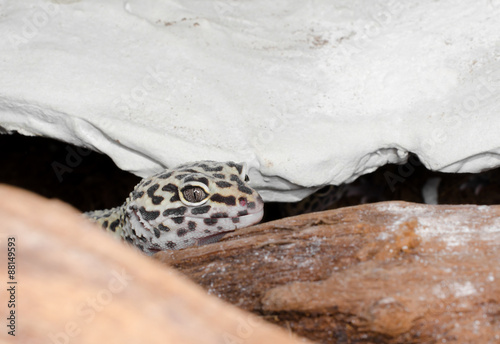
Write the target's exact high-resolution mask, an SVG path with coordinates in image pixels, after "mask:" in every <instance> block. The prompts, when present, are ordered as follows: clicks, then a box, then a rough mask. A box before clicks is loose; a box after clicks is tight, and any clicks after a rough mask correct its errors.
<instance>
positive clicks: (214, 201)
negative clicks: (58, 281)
mask: <svg viewBox="0 0 500 344" xmlns="http://www.w3.org/2000/svg"><path fill="white" fill-rule="evenodd" d="M246 179H247V176H246V171H245V166H244V165H241V164H236V163H234V162H224V163H221V162H215V161H200V162H195V163H190V164H185V165H181V166H178V167H177V168H175V169H172V170H165V171H162V172H159V173H157V174H155V175H153V176H151V177H148V178H145V179H143V180H142V181H141V182H140V183H139V184H137V186H136V187H135V188H134V190H133V191H132V192H131V193H130V195H129V197H128V198H127V200H126V202H125V203H124V204H123V205H122V206H121V207H117V208H113V209H109V210H97V211H93V212H88V213H86V214H85V215H86V216H87V217H89V218H90V219H92V220H94V221H95V222H97V223H99V224H101V225H102V227H104V228H105V229H106V231H108V232H111V233H112V234H113V235H114V236H116V237H118V238H121V239H122V240H124V241H127V242H129V243H131V244H133V245H134V246H136V247H138V248H140V249H141V250H142V251H144V252H145V253H147V254H149V255H152V254H154V253H155V252H158V251H163V250H176V249H182V248H186V247H189V246H193V245H201V244H206V243H210V242H214V241H217V240H218V239H220V238H221V237H222V236H223V235H224V234H225V233H227V232H230V231H234V230H236V229H238V228H243V227H247V226H250V225H252V224H255V223H258V222H259V221H260V220H261V219H262V216H263V206H264V203H263V201H262V198H261V197H260V196H259V194H258V193H257V192H256V191H255V190H253V189H252V188H251V187H250V186H249V185H248V183H247V182H246Z"/></svg>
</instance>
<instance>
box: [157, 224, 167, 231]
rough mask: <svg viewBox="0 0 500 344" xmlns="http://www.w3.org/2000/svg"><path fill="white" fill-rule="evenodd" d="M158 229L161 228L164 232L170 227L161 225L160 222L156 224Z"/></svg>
mask: <svg viewBox="0 0 500 344" xmlns="http://www.w3.org/2000/svg"><path fill="white" fill-rule="evenodd" d="M158 229H159V230H161V231H164V232H170V228H168V227H167V226H165V225H163V224H162V223H160V224H159V225H158Z"/></svg>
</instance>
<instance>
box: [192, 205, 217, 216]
mask: <svg viewBox="0 0 500 344" xmlns="http://www.w3.org/2000/svg"><path fill="white" fill-rule="evenodd" d="M210 208H212V207H211V206H210V205H204V206H202V207H196V208H193V209H192V210H191V214H193V215H199V214H206V213H208V212H209V210H210Z"/></svg>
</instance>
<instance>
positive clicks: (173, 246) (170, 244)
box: [165, 241, 177, 250]
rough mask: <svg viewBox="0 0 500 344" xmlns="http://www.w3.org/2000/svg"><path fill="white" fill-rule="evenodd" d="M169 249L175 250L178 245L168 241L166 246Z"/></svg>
mask: <svg viewBox="0 0 500 344" xmlns="http://www.w3.org/2000/svg"><path fill="white" fill-rule="evenodd" d="M165 245H166V246H167V248H169V249H171V250H173V249H174V248H175V246H177V244H176V243H175V242H173V241H167V242H166V244H165Z"/></svg>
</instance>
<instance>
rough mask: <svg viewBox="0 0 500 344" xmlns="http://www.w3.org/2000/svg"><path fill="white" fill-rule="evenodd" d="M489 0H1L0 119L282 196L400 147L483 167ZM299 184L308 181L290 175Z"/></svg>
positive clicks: (492, 12) (494, 21) (489, 73)
mask: <svg viewBox="0 0 500 344" xmlns="http://www.w3.org/2000/svg"><path fill="white" fill-rule="evenodd" d="M499 32H500V0H484V1H480V2H478V1H473V0H463V1H452V0H443V1H434V0H422V1H419V2H417V3H414V2H409V1H407V2H403V1H395V0H394V1H361V0H357V1H352V0H350V1H342V0H334V1H331V0H317V1H314V0H311V1H303V0H288V1H284V0H273V1H264V0H254V1H228V0H224V1H222V0H220V1H206V0H198V1H181V0H175V1H174V0H170V1H167V0H166V1H163V2H158V1H153V0H131V1H118V0H115V1H99V0H86V1H78V0H58V1H56V0H53V1H52V2H51V1H47V0H44V1H42V0H40V1H34V0H29V1H28V0H25V1H15V0H3V1H2V0H0V34H1V36H2V38H3V39H2V40H1V41H0V49H1V51H2V53H1V55H0V56H1V58H0V75H1V78H0V125H1V126H2V127H4V128H5V129H7V130H11V131H12V130H16V131H19V132H21V133H23V134H26V135H44V136H49V137H54V138H58V139H61V140H64V141H67V142H71V143H74V144H77V145H82V146H87V147H91V148H92V149H95V150H98V151H101V152H104V153H106V154H108V155H110V156H111V157H112V158H113V159H114V161H115V162H116V163H117V164H118V166H120V167H121V168H123V169H126V170H129V171H132V172H134V173H136V174H139V175H141V176H145V175H149V174H152V173H153V172H154V171H156V170H158V169H160V168H161V167H162V166H175V165H177V164H180V163H184V162H187V161H193V160H204V159H213V160H222V161H224V160H234V161H240V162H241V161H245V162H247V164H248V165H249V167H250V168H251V174H250V176H251V178H252V181H253V186H255V187H256V188H257V189H258V190H259V191H260V192H261V194H262V195H263V197H264V199H265V200H266V201H272V200H282V201H283V200H297V199H299V198H301V197H303V196H305V195H306V194H307V193H308V192H310V191H311V190H312V189H314V188H315V187H318V186H321V185H324V184H339V183H342V182H346V181H352V180H353V179H355V178H356V177H357V176H359V175H361V174H364V173H368V172H371V171H373V170H374V169H376V168H377V167H379V166H381V165H384V164H386V163H388V162H404V161H405V159H406V158H407V153H408V152H414V153H416V154H417V155H418V156H419V157H420V159H421V160H422V161H423V162H424V164H425V165H426V166H427V167H428V168H431V169H433V170H439V171H446V172H476V171H481V170H483V169H487V168H492V167H496V166H499V165H500V158H499V154H500V134H499V133H500V130H499V129H500V113H499V109H500V106H499V105H500V97H499V94H500V39H499ZM307 188H310V189H307Z"/></svg>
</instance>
